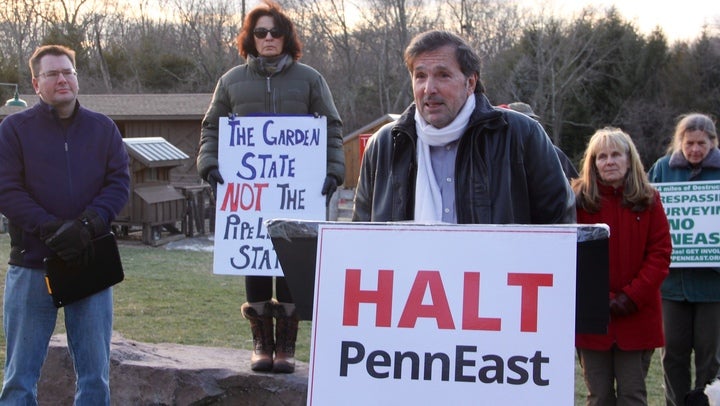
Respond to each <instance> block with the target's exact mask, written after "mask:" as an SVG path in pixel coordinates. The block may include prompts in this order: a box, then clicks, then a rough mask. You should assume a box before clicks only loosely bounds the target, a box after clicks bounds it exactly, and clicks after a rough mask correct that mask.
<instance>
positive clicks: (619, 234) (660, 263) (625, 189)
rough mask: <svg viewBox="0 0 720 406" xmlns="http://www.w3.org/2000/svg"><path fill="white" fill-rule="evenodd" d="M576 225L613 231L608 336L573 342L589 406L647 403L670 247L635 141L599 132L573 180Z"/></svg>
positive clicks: (613, 132) (616, 131) (611, 131)
mask: <svg viewBox="0 0 720 406" xmlns="http://www.w3.org/2000/svg"><path fill="white" fill-rule="evenodd" d="M573 190H574V191H575V195H576V197H577V222H578V223H586V224H594V223H605V224H607V225H609V226H610V240H609V265H610V267H609V273H610V292H608V307H609V311H610V324H609V326H608V331H607V334H578V335H577V336H576V338H575V345H576V347H577V349H578V355H579V357H580V363H581V365H582V367H583V374H584V377H585V384H586V385H587V389H588V396H587V404H588V405H615V404H618V405H619V404H623V405H635V404H637V405H647V391H646V388H645V377H646V376H647V372H648V368H649V366H650V359H651V357H652V354H653V352H654V350H655V348H657V347H662V346H663V345H664V343H665V342H664V341H665V339H664V336H663V329H662V310H661V309H662V307H661V300H660V285H661V284H662V281H663V280H664V279H665V277H666V276H667V274H668V267H669V265H670V254H671V252H672V245H671V241H670V228H669V225H668V221H667V218H666V217H665V211H664V209H663V206H662V203H661V202H660V195H659V194H658V192H657V191H656V190H655V189H654V188H653V187H652V186H651V185H650V183H649V182H648V180H647V177H646V175H645V170H644V169H643V165H642V162H641V161H640V156H639V155H638V152H637V149H636V148H635V145H634V144H633V142H632V139H630V136H629V135H627V134H626V133H624V132H623V131H622V130H620V129H617V128H610V127H608V128H604V129H601V130H598V131H597V132H596V133H595V134H594V135H593V136H592V138H590V141H589V142H588V146H587V149H586V151H585V156H584V158H583V166H582V169H581V173H580V177H579V178H578V179H575V180H574V181H573Z"/></svg>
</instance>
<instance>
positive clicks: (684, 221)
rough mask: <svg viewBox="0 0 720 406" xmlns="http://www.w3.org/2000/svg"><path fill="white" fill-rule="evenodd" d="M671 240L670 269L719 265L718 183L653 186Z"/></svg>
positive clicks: (682, 183)
mask: <svg viewBox="0 0 720 406" xmlns="http://www.w3.org/2000/svg"><path fill="white" fill-rule="evenodd" d="M653 186H655V188H657V190H658V191H659V192H660V198H661V199H662V203H663V207H664V208H665V214H666V215H667V218H668V222H669V223H670V236H671V237H672V245H673V252H672V264H671V265H670V266H672V267H719V266H720V181H707V182H673V183H656V184H653Z"/></svg>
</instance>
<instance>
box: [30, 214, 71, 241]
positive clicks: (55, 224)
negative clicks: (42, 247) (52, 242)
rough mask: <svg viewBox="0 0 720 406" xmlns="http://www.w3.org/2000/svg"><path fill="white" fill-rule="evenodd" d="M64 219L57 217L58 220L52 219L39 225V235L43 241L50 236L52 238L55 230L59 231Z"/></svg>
mask: <svg viewBox="0 0 720 406" xmlns="http://www.w3.org/2000/svg"><path fill="white" fill-rule="evenodd" d="M63 223H64V221H62V220H60V219H57V220H51V221H48V222H47V223H44V224H40V225H39V226H37V228H36V230H37V235H38V237H40V240H41V241H45V240H47V239H48V238H50V237H51V236H52V235H53V234H55V232H56V231H57V229H58V228H60V226H62V225H63Z"/></svg>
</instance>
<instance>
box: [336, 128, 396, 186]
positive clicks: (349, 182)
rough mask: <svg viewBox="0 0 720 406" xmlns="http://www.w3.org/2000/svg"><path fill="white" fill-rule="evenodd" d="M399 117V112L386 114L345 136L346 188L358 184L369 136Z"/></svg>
mask: <svg viewBox="0 0 720 406" xmlns="http://www.w3.org/2000/svg"><path fill="white" fill-rule="evenodd" d="M398 118H400V115H399V114H385V115H383V116H381V117H379V118H377V119H376V120H374V121H373V122H371V123H369V124H367V125H365V126H363V127H361V128H359V129H358V130H356V131H353V132H352V133H350V134H348V135H346V136H345V137H343V149H344V150H345V182H344V183H343V185H344V186H345V188H348V189H353V190H355V186H357V179H358V175H359V174H360V163H361V161H362V151H363V150H364V146H365V145H364V142H365V141H367V138H368V137H369V136H370V135H372V134H373V133H375V131H377V130H379V129H380V127H382V126H384V125H385V124H387V123H389V122H391V121H395V120H397V119H398Z"/></svg>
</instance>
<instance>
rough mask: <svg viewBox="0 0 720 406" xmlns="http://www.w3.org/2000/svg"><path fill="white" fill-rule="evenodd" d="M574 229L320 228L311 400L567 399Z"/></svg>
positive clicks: (533, 401) (553, 402) (517, 402)
mask: <svg viewBox="0 0 720 406" xmlns="http://www.w3.org/2000/svg"><path fill="white" fill-rule="evenodd" d="M576 250H577V231H576V228H575V227H574V226H557V227H550V226H487V225H484V226H483V225H474V226H458V225H428V226H420V225H402V224H367V223H362V224H352V223H351V224H322V225H321V226H320V228H319V230H318V254H317V268H316V286H315V299H314V313H313V324H312V326H313V331H312V341H311V354H310V374H309V388H308V401H307V404H308V405H340V404H342V405H369V404H372V405H398V404H403V405H460V404H462V405H467V404H488V405H490V404H505V405H522V404H527V405H531V404H532V405H550V404H551V405H572V404H573V401H574V371H575V364H574V363H575V358H574V351H575V346H574V338H575V267H576V265H575V264H576V262H575V261H576Z"/></svg>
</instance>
